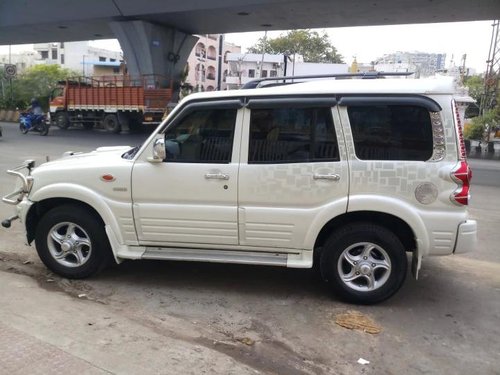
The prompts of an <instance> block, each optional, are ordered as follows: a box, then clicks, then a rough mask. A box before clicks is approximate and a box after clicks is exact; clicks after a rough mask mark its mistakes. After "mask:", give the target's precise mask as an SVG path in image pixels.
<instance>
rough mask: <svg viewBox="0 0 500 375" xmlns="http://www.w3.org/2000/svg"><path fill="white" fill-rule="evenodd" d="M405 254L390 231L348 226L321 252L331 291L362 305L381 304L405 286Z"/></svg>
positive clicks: (335, 234)
mask: <svg viewBox="0 0 500 375" xmlns="http://www.w3.org/2000/svg"><path fill="white" fill-rule="evenodd" d="M407 268H408V267H407V259H406V252H405V249H404V247H403V244H402V243H401V241H400V240H399V238H398V237H397V236H396V235H395V234H394V233H393V232H391V231H390V230H388V229H386V228H384V227H381V226H378V225H374V224H370V223H355V224H349V225H346V226H345V227H342V228H340V229H339V230H337V231H336V232H334V233H333V234H332V235H331V236H330V238H329V239H328V241H327V242H326V244H325V246H324V247H323V251H322V253H321V271H322V274H323V275H324V277H325V278H326V279H327V281H328V283H329V284H330V286H331V289H332V291H333V292H334V293H335V294H336V295H338V296H340V297H341V298H342V299H344V300H346V301H349V302H353V303H360V304H372V303H377V302H381V301H383V300H385V299H387V298H389V297H391V296H392V295H393V294H394V293H396V292H397V291H398V290H399V288H401V286H402V285H403V282H404V280H405V277H406V272H407Z"/></svg>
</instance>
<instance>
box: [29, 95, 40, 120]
mask: <svg viewBox="0 0 500 375" xmlns="http://www.w3.org/2000/svg"><path fill="white" fill-rule="evenodd" d="M30 104H31V106H30V108H29V109H28V111H29V112H30V113H31V114H33V115H35V116H39V115H43V109H42V106H41V105H40V102H39V101H38V100H36V98H32V99H31V102H30Z"/></svg>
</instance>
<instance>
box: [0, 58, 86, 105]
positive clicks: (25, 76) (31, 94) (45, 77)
mask: <svg viewBox="0 0 500 375" xmlns="http://www.w3.org/2000/svg"><path fill="white" fill-rule="evenodd" d="M75 75H77V74H76V73H75V72H73V71H71V70H69V69H64V68H61V67H60V66H59V65H35V66H33V67H31V68H29V69H27V70H26V71H25V72H24V73H22V74H21V75H19V76H18V77H17V78H16V79H13V80H12V83H11V82H9V81H6V80H4V82H3V83H4V94H5V95H4V96H3V97H2V98H1V100H0V108H7V109H15V108H16V107H17V108H23V109H24V108H26V107H28V105H29V103H30V100H31V99H32V98H36V99H38V100H39V101H40V104H41V105H42V107H44V109H47V106H48V100H49V96H50V93H51V91H52V90H53V89H54V88H56V87H57V82H58V81H61V80H64V79H66V78H68V77H71V76H75ZM11 85H12V86H11ZM0 94H1V93H0Z"/></svg>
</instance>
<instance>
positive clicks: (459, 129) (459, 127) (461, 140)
mask: <svg viewBox="0 0 500 375" xmlns="http://www.w3.org/2000/svg"><path fill="white" fill-rule="evenodd" d="M453 114H454V115H455V127H456V129H457V135H458V145H459V148H460V160H463V161H465V160H466V159H467V151H466V150H465V142H464V133H463V131H462V120H460V115H459V114H458V108H457V103H456V102H455V101H454V100H453Z"/></svg>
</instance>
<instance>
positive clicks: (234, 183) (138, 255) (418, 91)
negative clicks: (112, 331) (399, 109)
mask: <svg viewBox="0 0 500 375" xmlns="http://www.w3.org/2000/svg"><path fill="white" fill-rule="evenodd" d="M297 95H300V97H308V96H312V97H321V98H323V97H337V101H336V103H335V104H334V105H332V106H331V113H332V118H333V123H334V127H335V132H336V138H337V140H338V152H339V156H340V160H339V161H337V162H329V161H326V162H306V163H290V164H287V163H284V164H283V163H280V164H251V163H249V162H248V155H249V134H250V131H249V126H250V125H249V124H250V117H251V111H252V109H251V108H248V106H247V105H246V104H245V103H248V102H249V101H251V100H252V99H253V98H260V99H262V98H276V97H278V98H282V97H287V96H292V97H297ZM352 95H362V96H367V97H371V96H375V97H376V96H384V97H386V96H388V95H389V96H390V97H398V96H402V97H404V96H411V95H418V96H422V97H424V98H428V99H430V100H432V101H433V102H435V103H437V104H438V105H439V106H440V107H441V112H440V115H438V116H440V120H439V119H438V120H437V121H438V122H439V121H441V125H439V123H436V129H437V130H436V131H437V132H439V127H440V126H441V127H442V130H443V131H444V132H443V134H441V135H442V138H441V141H442V142H441V146H440V147H441V149H440V151H436V150H435V151H434V154H433V157H432V158H431V160H427V161H397V160H396V161H395V160H360V159H358V157H357V156H356V152H355V145H354V141H353V134H352V130H351V126H350V119H349V114H348V112H347V107H346V106H342V105H340V104H339V97H349V96H352ZM452 96H453V86H452V84H451V82H449V81H444V80H438V79H431V80H423V79H422V80H410V79H406V80H400V79H386V80H379V79H377V80H375V79H370V80H335V81H332V80H329V81H324V80H322V81H311V82H304V83H296V84H293V85H286V86H277V87H271V88H262V89H255V90H238V91H224V92H217V93H202V94H193V95H190V96H189V97H187V98H186V99H184V100H183V101H182V102H181V103H180V104H179V105H178V106H177V107H176V109H175V110H174V111H173V112H172V113H171V114H170V115H169V117H168V118H167V119H166V120H165V121H164V123H162V125H160V126H159V127H158V129H157V130H156V131H155V132H154V133H153V134H152V135H151V136H150V137H149V139H148V140H147V141H146V142H145V143H144V144H143V146H142V147H141V148H140V149H139V151H138V152H137V153H136V154H135V156H134V157H133V158H132V159H125V158H123V157H122V155H123V154H124V153H125V152H126V151H127V150H129V149H130V147H105V148H99V149H97V150H96V151H93V152H90V153H87V154H75V155H67V156H64V157H63V158H61V159H59V160H55V161H52V162H48V163H45V164H42V165H41V166H39V167H37V168H35V169H34V170H33V172H32V180H33V183H32V187H31V189H29V193H27V192H26V193H27V194H25V196H23V197H22V199H21V200H20V201H19V202H18V203H17V206H16V207H17V212H18V214H19V217H20V219H21V221H22V222H23V223H28V225H30V224H29V220H27V215H28V212H29V211H30V209H31V208H32V207H33V206H34V205H36V204H37V203H39V202H44V201H47V200H51V199H52V200H54V199H55V200H60V199H67V200H71V201H78V202H82V203H84V204H85V205H87V206H90V207H92V209H93V210H95V211H96V212H97V214H98V215H99V216H100V217H101V218H102V221H103V222H104V225H105V230H106V234H107V236H108V239H109V242H110V245H111V249H112V251H113V254H114V257H115V259H116V261H117V262H120V261H121V260H122V259H175V260H198V261H212V262H232V263H247V264H265V265H280V266H286V267H300V268H308V267H311V266H312V265H313V258H314V257H313V254H314V250H315V247H316V246H317V244H318V240H319V238H320V237H321V233H322V230H325V228H327V227H328V225H329V223H331V222H332V221H335V220H339V222H341V221H342V217H354V216H353V215H365V214H366V213H367V212H372V213H379V214H383V215H390V216H391V217H394V218H397V219H399V220H401V221H402V222H404V223H405V224H406V225H407V226H408V227H409V228H410V229H411V232H412V237H413V240H414V248H413V249H407V250H411V251H413V258H414V262H413V266H414V267H413V271H414V273H415V274H416V273H417V271H418V269H419V268H420V264H421V260H422V258H423V257H426V256H429V255H449V254H452V253H461V252H465V251H469V250H472V249H473V248H474V247H475V244H476V222H475V221H473V220H470V219H468V213H467V210H466V207H465V206H463V205H458V204H456V203H453V202H452V201H451V199H450V197H451V196H452V195H453V194H454V192H455V191H456V190H457V182H456V180H454V179H453V178H452V174H453V171H454V170H455V169H456V168H457V164H458V163H460V161H459V159H460V149H459V147H460V146H459V139H458V134H457V131H456V125H455V124H454V117H455V114H454V110H453V107H452ZM210 100H218V101H224V100H242V103H243V104H242V106H241V107H240V108H238V109H237V115H236V125H235V131H234V138H233V139H234V142H233V144H232V153H231V158H230V162H228V163H225V164H220V163H169V162H168V158H167V159H166V162H162V161H161V160H158V159H155V158H154V157H153V155H154V154H155V153H154V147H153V146H154V143H155V141H156V140H157V139H161V138H163V132H164V131H165V128H166V124H169V123H171V122H172V121H174V120H175V118H176V116H178V115H179V113H182V111H183V109H185V108H186V107H187V106H189V105H190V104H191V103H195V104H196V103H200V102H201V103H203V102H205V101H210ZM433 119H434V118H433ZM433 126H434V125H433ZM437 148H438V147H436V146H435V149H437ZM436 152H441V154H436ZM419 199H420V201H419ZM345 215H350V216H345ZM335 223H337V221H335ZM28 232H29V228H28ZM29 239H31V240H32V239H33V236H31V238H29Z"/></svg>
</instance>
